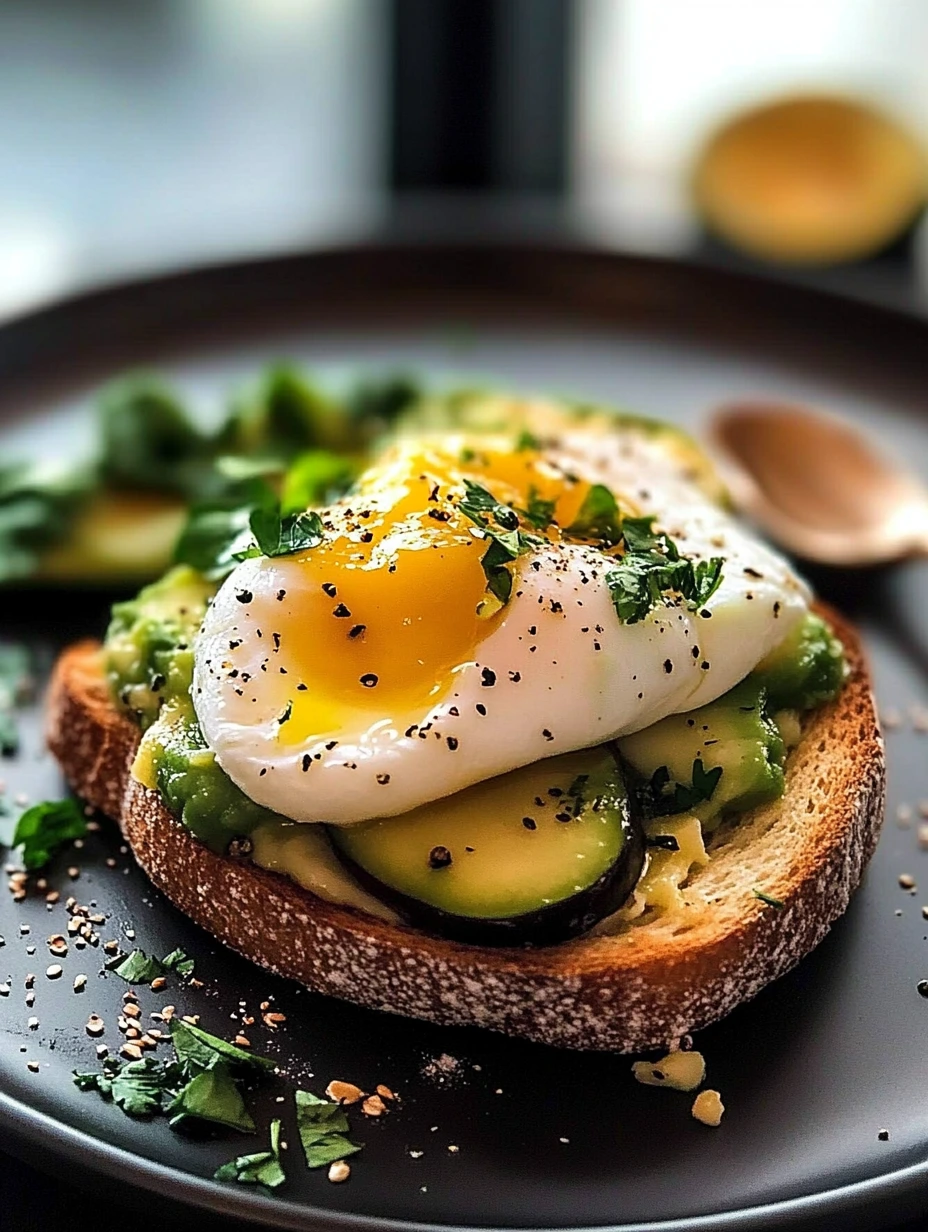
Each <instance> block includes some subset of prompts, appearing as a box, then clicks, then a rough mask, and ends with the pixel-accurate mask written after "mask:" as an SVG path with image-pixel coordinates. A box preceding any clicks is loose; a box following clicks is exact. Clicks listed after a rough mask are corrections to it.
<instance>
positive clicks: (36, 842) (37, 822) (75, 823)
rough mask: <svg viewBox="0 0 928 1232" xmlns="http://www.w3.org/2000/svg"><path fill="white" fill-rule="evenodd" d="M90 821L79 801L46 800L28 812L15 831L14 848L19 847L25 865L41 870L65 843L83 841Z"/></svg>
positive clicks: (22, 817) (30, 868)
mask: <svg viewBox="0 0 928 1232" xmlns="http://www.w3.org/2000/svg"><path fill="white" fill-rule="evenodd" d="M86 833H87V818H86V817H85V816H84V811H83V809H82V808H81V806H80V805H79V804H78V802H77V801H76V800H71V799H68V800H45V801H43V802H42V803H41V804H33V806H32V808H28V809H26V811H25V812H24V813H23V815H22V816H21V817H20V819H19V821H18V822H17V824H16V829H15V830H14V832H13V842H12V846H13V847H18V848H20V858H21V859H22V862H23V865H24V866H25V867H26V868H27V869H29V870H30V871H32V870H34V869H37V868H42V867H43V866H44V865H46V864H47V863H48V862H49V860H50V859H51V858H52V856H53V855H54V854H55V852H56V851H58V849H59V848H60V847H63V846H64V844H65V843H69V842H71V841H72V840H73V839H76V838H83V837H84V835H85V834H86Z"/></svg>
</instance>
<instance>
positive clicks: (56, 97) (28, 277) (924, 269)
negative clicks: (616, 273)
mask: <svg viewBox="0 0 928 1232" xmlns="http://www.w3.org/2000/svg"><path fill="white" fill-rule="evenodd" d="M926 63H928V4H925V3H923V2H922V0H814V2H810V0H779V2H778V3H776V4H773V3H764V2H762V0H758V2H756V3H750V4H746V3H744V2H743V0H700V2H699V3H694V2H693V0H661V3H659V4H656V3H654V2H653V0H574V2H573V3H571V0H132V2H127V0H81V3H74V2H73V0H2V2H0V316H8V315H10V314H14V313H16V312H19V311H22V310H23V309H25V308H28V307H30V306H33V305H36V304H39V303H41V302H44V301H47V300H48V299H49V298H52V297H55V296H57V295H59V294H61V293H63V292H67V291H70V290H72V289H74V288H78V287H83V286H87V285H91V284H97V283H100V282H110V281H113V280H117V279H120V278H124V277H127V276H131V275H137V274H141V273H146V272H149V271H155V270H161V269H175V268H178V267H181V266H186V265H190V264H199V263H203V262H209V261H215V260H227V259H232V258H237V257H243V256H251V255H257V254H266V253H269V252H279V251H287V250H293V249H298V248H306V247H311V246H315V245H321V244H332V243H336V242H340V241H345V240H351V239H354V238H359V237H361V236H367V235H369V234H370V233H371V232H372V231H374V230H376V229H379V228H382V227H385V226H391V227H393V228H394V229H395V230H397V229H398V230H399V231H400V232H404V231H405V233H406V234H407V235H420V234H423V233H425V232H427V231H429V230H432V231H435V230H437V231H440V232H442V234H443V235H445V236H447V235H448V234H449V233H451V234H454V233H464V232H468V233H473V232H475V231H476V232H478V233H484V232H486V231H489V230H493V229H500V230H503V231H505V232H506V233H507V234H508V235H512V234H514V233H516V234H518V233H521V234H523V235H525V236H530V237H536V238H537V237H538V236H539V235H544V236H553V235H566V236H568V237H570V238H572V239H581V240H588V241H592V242H596V243H601V244H607V245H609V246H615V247H621V248H625V249H631V250H634V251H644V252H652V253H659V254H686V255H690V256H696V257H698V258H702V259H708V260H713V261H724V262H733V261H734V262H738V263H748V264H753V265H758V266H763V267H766V268H770V269H774V270H776V271H777V272H778V274H779V275H780V276H787V277H797V278H803V279H807V280H808V279H811V280H813V281H817V282H820V283H822V284H824V285H828V286H837V287H839V288H842V289H845V290H848V291H850V292H851V293H853V294H861V295H865V296H869V297H873V298H879V299H884V300H889V301H891V302H894V303H900V304H905V305H908V306H917V307H921V308H925V307H928V243H926V242H925V239H924V234H923V232H924V228H923V226H922V224H921V220H920V215H921V208H922V203H923V200H924V197H925V189H926V175H925V161H924V157H925V156H924V148H925V145H926V144H928V76H926V74H925V72H924V66H925V64H926ZM772 103H773V104H780V105H779V106H774V107H770V106H769V104H772ZM758 108H760V109H761V110H760V111H758V110H757V109H758Z"/></svg>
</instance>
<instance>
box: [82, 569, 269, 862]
mask: <svg viewBox="0 0 928 1232" xmlns="http://www.w3.org/2000/svg"><path fill="white" fill-rule="evenodd" d="M216 586H217V583H216V582H211V581H207V579H206V578H204V577H203V576H202V574H199V573H197V572H196V571H195V570H194V569H191V568H189V567H188V566H186V565H181V566H178V567H177V568H175V569H172V570H171V571H170V573H168V574H166V575H165V577H163V578H162V579H161V581H159V582H155V583H153V584H152V585H151V586H146V587H145V589H144V590H142V591H141V592H140V593H139V595H138V596H137V597H136V598H135V599H133V600H131V601H130V602H128V603H118V604H116V606H115V607H114V608H113V618H112V620H111V622H110V627H109V630H108V632H107V635H106V643H105V658H106V672H107V678H108V681H109V685H110V689H111V690H112V693H113V696H114V698H115V699H116V701H117V704H118V705H119V706H120V708H121V709H122V710H123V711H124V712H125V713H127V714H129V715H130V716H131V717H132V718H133V719H134V720H135V721H136V722H137V723H138V724H139V726H140V727H141V728H142V730H143V731H144V732H145V735H144V737H143V739H142V744H141V746H140V748H139V751H138V754H137V756H136V760H135V765H134V767H133V773H134V774H135V776H136V778H138V779H139V780H140V781H141V782H142V783H144V784H145V786H146V787H152V788H156V789H157V790H158V791H159V792H160V793H161V796H162V797H163V799H164V802H165V804H166V805H167V807H168V808H169V810H170V811H171V812H172V813H173V814H174V816H175V817H176V818H177V819H178V820H179V821H181V822H182V823H183V824H184V825H185V826H186V827H187V829H188V830H190V832H191V833H192V834H194V835H196V837H197V838H199V839H201V840H202V841H203V842H204V843H206V844H207V846H209V847H212V848H213V850H214V851H224V850H225V849H226V847H227V846H228V844H229V842H230V840H231V839H233V838H241V837H243V836H245V835H248V834H250V833H251V831H252V830H253V829H255V827H256V826H259V825H261V824H262V823H263V822H268V821H281V822H282V821H283V820H284V819H283V818H281V817H279V816H278V815H277V814H276V813H273V812H271V811H270V810H269V809H265V808H262V807H261V806H260V805H257V804H255V803H254V801H253V800H250V799H249V798H248V796H246V795H245V794H244V792H243V791H241V790H240V789H239V788H238V787H236V786H235V784H234V783H233V782H232V780H231V779H230V778H229V777H228V775H226V774H225V773H224V772H223V771H222V769H221V768H220V767H219V765H218V763H217V762H216V758H215V756H214V755H213V754H212V753H211V752H210V750H209V749H208V748H207V747H206V744H205V742H204V740H203V736H202V735H201V733H200V728H199V724H198V723H197V720H196V716H195V715H194V712H193V705H192V703H191V700H190V682H191V679H192V675H193V640H194V638H195V636H196V633H197V630H198V629H199V627H200V623H201V621H202V620H203V615H204V613H205V612H206V608H207V604H208V603H209V601H210V599H211V598H212V596H213V594H214V593H215V590H216Z"/></svg>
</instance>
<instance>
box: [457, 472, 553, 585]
mask: <svg viewBox="0 0 928 1232" xmlns="http://www.w3.org/2000/svg"><path fill="white" fill-rule="evenodd" d="M464 486H465V489H466V491H465V496H464V499H463V500H462V501H461V502H460V504H459V505H458V508H459V509H460V511H461V512H462V513H463V514H464V516H465V517H467V518H470V520H471V521H472V522H473V523H475V525H477V526H479V527H480V529H481V531H482V532H483V537H484V539H486V540H487V541H488V546H487V550H486V551H485V552H484V554H483V556H482V557H481V558H480V564H481V566H482V567H483V573H484V577H485V578H486V579H487V590H489V592H490V594H492V595H494V596H495V597H496V598H497V599H498V600H499V601H500V603H508V602H509V597H510V595H511V594H512V574H511V573H510V571H509V569H508V568H507V565H509V564H511V563H512V561H514V560H516V559H517V558H518V557H519V556H522V555H524V554H525V553H526V552H529V551H531V549H532V548H533V547H534V546H536V545H537V544H540V543H543V542H544V540H542V539H539V538H538V536H537V535H532V534H529V533H527V532H525V531H522V530H519V514H518V513H517V511H516V510H515V509H512V508H510V506H509V505H503V504H501V503H500V502H499V501H498V500H497V499H496V497H495V496H494V495H493V493H492V492H490V491H488V490H487V489H486V488H484V487H482V486H481V485H480V484H479V483H474V482H473V480H471V479H465V480H464ZM491 521H493V522H495V523H496V527H500V528H501V529H499V530H497V529H496V527H494V526H492V525H491V524H490V523H491Z"/></svg>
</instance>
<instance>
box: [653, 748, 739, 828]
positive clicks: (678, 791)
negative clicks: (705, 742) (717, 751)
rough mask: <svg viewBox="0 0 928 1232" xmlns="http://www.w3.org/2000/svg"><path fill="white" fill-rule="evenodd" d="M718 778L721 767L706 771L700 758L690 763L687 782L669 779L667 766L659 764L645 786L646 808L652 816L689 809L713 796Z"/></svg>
mask: <svg viewBox="0 0 928 1232" xmlns="http://www.w3.org/2000/svg"><path fill="white" fill-rule="evenodd" d="M721 777H722V767H721V766H713V767H712V769H711V770H707V769H706V767H705V766H704V765H703V762H702V758H701V757H697V758H696V760H695V761H694V762H693V769H692V781H691V783H690V784H686V783H674V782H672V781H671V778H670V772H669V770H668V769H667V767H666V766H658V767H657V769H656V770H655V771H654V773H653V774H652V775H651V778H650V780H649V782H648V784H647V787H646V791H645V795H646V800H645V808H646V811H647V812H648V813H649V814H650V815H651V816H652V817H666V816H668V815H670V814H674V813H689V812H692V810H693V809H695V808H696V807H697V806H698V805H700V804H702V803H703V802H704V801H706V800H711V799H712V796H713V794H714V792H715V789H716V787H718V785H719V780H720V779H721Z"/></svg>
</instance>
